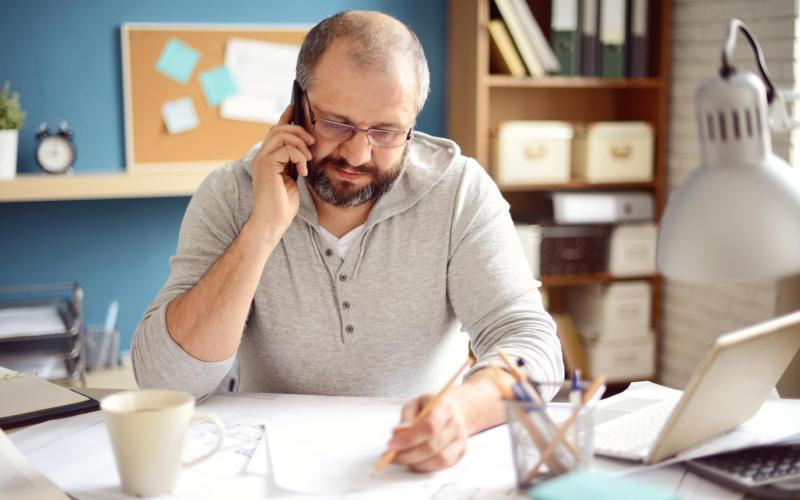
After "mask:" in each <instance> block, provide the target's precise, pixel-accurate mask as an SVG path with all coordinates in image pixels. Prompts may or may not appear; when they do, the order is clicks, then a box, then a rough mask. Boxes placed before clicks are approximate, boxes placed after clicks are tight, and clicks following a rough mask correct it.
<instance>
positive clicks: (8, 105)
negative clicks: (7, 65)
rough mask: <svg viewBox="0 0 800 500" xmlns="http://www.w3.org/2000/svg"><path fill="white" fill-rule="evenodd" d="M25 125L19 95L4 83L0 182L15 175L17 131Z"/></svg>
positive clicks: (0, 104) (0, 116)
mask: <svg viewBox="0 0 800 500" xmlns="http://www.w3.org/2000/svg"><path fill="white" fill-rule="evenodd" d="M24 124H25V112H24V111H22V109H20V107H19V95H18V94H17V93H16V92H13V93H12V92H11V85H10V84H9V83H8V82H6V83H5V85H3V86H2V87H0V180H2V179H13V178H14V176H15V175H16V173H17V144H18V142H19V129H21V128H22V126H23V125H24Z"/></svg>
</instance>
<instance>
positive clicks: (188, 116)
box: [161, 97, 198, 134]
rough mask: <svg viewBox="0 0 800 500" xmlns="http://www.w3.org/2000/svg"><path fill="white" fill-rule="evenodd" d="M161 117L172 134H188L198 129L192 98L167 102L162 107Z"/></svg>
mask: <svg viewBox="0 0 800 500" xmlns="http://www.w3.org/2000/svg"><path fill="white" fill-rule="evenodd" d="M161 117H162V118H163V119H164V125H166V126H167V131H168V132H169V133H170V134H177V133H180V132H186V131H187V130H192V129H195V128H197V124H198V120H197V112H196V111H195V109H194V102H192V98H191V97H183V98H181V99H175V100H174V101H167V102H165V103H164V104H162V105H161Z"/></svg>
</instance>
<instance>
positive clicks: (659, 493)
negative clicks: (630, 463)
mask: <svg viewBox="0 0 800 500" xmlns="http://www.w3.org/2000/svg"><path fill="white" fill-rule="evenodd" d="M528 494H529V496H530V497H531V498H535V499H536V500H571V499H574V498H591V499H592V500H618V499H620V498H636V499H637V500H679V499H678V495H676V494H675V493H673V492H671V491H669V490H665V489H663V488H661V487H659V486H654V485H651V484H649V483H645V482H643V481H640V480H637V479H630V478H626V477H609V476H608V475H606V474H603V473H601V472H598V471H594V470H582V471H578V472H572V473H570V474H565V475H563V476H559V477H557V478H555V479H551V480H549V481H546V482H544V483H542V484H540V485H539V486H536V487H534V488H531V490H530V491H529V492H528Z"/></svg>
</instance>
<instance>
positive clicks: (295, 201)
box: [248, 104, 314, 239]
mask: <svg viewBox="0 0 800 500" xmlns="http://www.w3.org/2000/svg"><path fill="white" fill-rule="evenodd" d="M293 111H294V105H293V104H290V105H289V106H288V107H287V108H286V110H284V112H283V114H282V115H281V117H280V120H279V121H278V123H277V124H276V125H275V126H274V127H272V129H270V131H269V133H268V134H267V136H266V137H265V138H264V141H263V142H262V143H261V148H260V149H259V150H258V153H256V156H255V157H254V158H253V165H252V176H253V209H252V211H251V213H250V219H249V221H248V222H250V221H252V222H253V223H255V224H257V225H259V226H262V229H263V230H264V231H266V232H267V234H271V235H272V237H274V238H276V239H280V238H281V237H282V236H283V233H284V232H285V231H286V228H288V227H289V224H291V222H292V219H294V216H295V215H297V210H298V208H299V207H300V195H299V192H298V189H297V183H295V181H294V180H293V179H292V178H291V177H290V175H289V164H290V163H293V164H294V165H295V168H296V169H297V173H298V175H302V176H306V175H308V162H309V161H310V160H311V149H310V148H309V147H310V146H311V145H312V144H314V136H313V135H311V134H310V133H308V132H307V131H306V129H305V128H303V127H302V126H300V125H293V124H291V123H290V122H291V121H292V117H293V114H294V113H293Z"/></svg>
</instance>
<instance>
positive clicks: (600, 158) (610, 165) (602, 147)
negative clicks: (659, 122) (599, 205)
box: [572, 122, 653, 182]
mask: <svg viewBox="0 0 800 500" xmlns="http://www.w3.org/2000/svg"><path fill="white" fill-rule="evenodd" d="M572 144H573V149H572V155H573V158H572V167H573V170H574V172H575V176H576V177H580V178H582V179H584V180H586V181H589V182H638V181H650V180H652V179H653V127H652V126H651V125H650V124H649V123H646V122H596V123H592V124H588V125H587V124H583V125H578V126H576V127H575V132H574V139H573V141H572Z"/></svg>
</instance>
